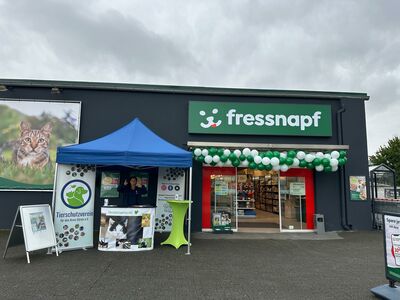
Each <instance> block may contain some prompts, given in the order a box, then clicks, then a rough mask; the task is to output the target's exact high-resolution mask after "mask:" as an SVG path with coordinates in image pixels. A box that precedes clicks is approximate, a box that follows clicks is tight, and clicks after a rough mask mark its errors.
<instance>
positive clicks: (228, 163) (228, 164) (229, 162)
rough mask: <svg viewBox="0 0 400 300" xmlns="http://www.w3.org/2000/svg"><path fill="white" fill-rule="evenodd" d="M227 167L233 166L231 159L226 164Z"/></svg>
mask: <svg viewBox="0 0 400 300" xmlns="http://www.w3.org/2000/svg"><path fill="white" fill-rule="evenodd" d="M225 166H226V167H230V166H232V162H231V160H230V159H228V160H227V161H226V162H225Z"/></svg>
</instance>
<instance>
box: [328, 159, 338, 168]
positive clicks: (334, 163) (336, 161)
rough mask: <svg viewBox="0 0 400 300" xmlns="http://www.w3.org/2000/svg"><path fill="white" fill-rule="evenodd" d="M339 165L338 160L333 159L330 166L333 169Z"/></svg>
mask: <svg viewBox="0 0 400 300" xmlns="http://www.w3.org/2000/svg"><path fill="white" fill-rule="evenodd" d="M338 164H339V161H338V160H337V159H336V158H332V159H331V161H330V165H331V167H332V168H333V167H337V166H338Z"/></svg>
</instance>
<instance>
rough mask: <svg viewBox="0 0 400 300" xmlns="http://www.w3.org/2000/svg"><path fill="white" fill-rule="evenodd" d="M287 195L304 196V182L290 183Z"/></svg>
mask: <svg viewBox="0 0 400 300" xmlns="http://www.w3.org/2000/svg"><path fill="white" fill-rule="evenodd" d="M289 193H290V195H294V196H304V195H305V194H306V189H305V185H304V182H291V183H290V192H289Z"/></svg>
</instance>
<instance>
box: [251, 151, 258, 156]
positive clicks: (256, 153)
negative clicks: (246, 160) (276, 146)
mask: <svg viewBox="0 0 400 300" xmlns="http://www.w3.org/2000/svg"><path fill="white" fill-rule="evenodd" d="M250 154H251V155H253V157H256V156H257V155H258V151H257V150H251V152H250Z"/></svg>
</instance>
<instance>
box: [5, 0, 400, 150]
mask: <svg viewBox="0 0 400 300" xmlns="http://www.w3.org/2000/svg"><path fill="white" fill-rule="evenodd" d="M399 15H400V1H397V0H392V1H389V0H386V1H383V0H382V1H379V0H369V1H367V0H363V1H362V0H358V1H350V0H349V1H347V0H346V1H345V0H343V1H333V0H332V1H321V0H303V1H300V0H299V1H296V0H290V1H289V0H287V1H284V0H276V1H269V0H262V1H261V0H260V1H257V0H247V1H245V0H242V1H235V0H225V1H222V0H221V1H217V0H209V1H207V0H202V1H198V0H197V1H195V0H193V1H190V0H182V1H181V0H168V1H165V0H160V1H151V0H141V1H135V0H125V1H124V0H121V1H118V0H113V1H108V0H88V1H77V0H69V1H51V0H36V1H31V0H0V36H1V43H0V78H20V79H50V80H73V81H80V80H83V81H105V82H127V83H148V84H174V85H200V86H217V87H237V88H239V87H240V88H243V87H245V88H262V89H294V90H299V89H300V90H323V91H355V92H366V93H368V95H370V96H371V100H370V101H369V102H367V104H366V111H367V130H368V144H369V153H370V154H373V153H374V152H375V151H376V150H377V149H378V147H379V145H382V144H385V143H386V142H387V140H388V139H389V138H392V137H393V136H395V135H399V132H400V118H399V117H398V115H399V113H400V64H399V62H400V17H399Z"/></svg>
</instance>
